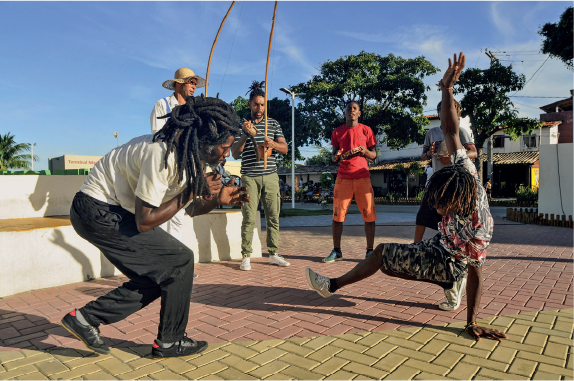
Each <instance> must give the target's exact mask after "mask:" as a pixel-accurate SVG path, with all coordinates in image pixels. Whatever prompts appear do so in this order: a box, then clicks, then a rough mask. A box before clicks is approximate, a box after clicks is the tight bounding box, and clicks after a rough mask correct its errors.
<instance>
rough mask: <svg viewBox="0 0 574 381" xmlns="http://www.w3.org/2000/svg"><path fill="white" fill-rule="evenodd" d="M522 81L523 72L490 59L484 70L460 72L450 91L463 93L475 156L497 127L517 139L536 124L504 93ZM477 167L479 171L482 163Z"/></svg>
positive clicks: (519, 88)
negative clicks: (522, 114) (519, 114)
mask: <svg viewBox="0 0 574 381" xmlns="http://www.w3.org/2000/svg"><path fill="white" fill-rule="evenodd" d="M524 83H525V77H524V75H523V74H520V75H519V74H516V73H515V72H514V71H512V69H511V68H510V67H507V66H503V65H502V64H501V63H500V62H498V61H493V62H491V63H490V67H489V68H488V69H486V70H481V69H476V68H469V69H466V70H465V71H463V72H462V74H461V76H460V78H459V80H458V82H457V83H456V85H455V87H454V90H453V92H454V94H460V93H463V94H464V96H463V98H462V100H461V101H460V104H461V107H462V110H461V111H462V116H463V117H465V116H468V117H469V118H470V122H471V128H472V132H473V133H474V139H475V143H476V149H477V151H478V155H479V157H480V154H481V153H482V147H483V146H484V142H485V141H486V140H487V139H488V138H489V137H490V136H492V135H493V134H494V133H495V132H497V131H499V130H500V128H503V129H504V132H505V133H506V134H508V135H509V136H511V137H512V138H513V139H517V138H519V137H520V136H522V135H523V134H529V133H531V132H532V131H533V130H534V129H535V128H538V127H539V126H540V123H541V122H540V121H539V120H538V119H533V118H520V117H518V110H517V109H516V108H514V104H513V103H512V101H511V100H510V98H509V96H508V93H510V92H516V91H520V90H522V88H523V87H524ZM477 168H478V169H479V171H480V172H482V166H477Z"/></svg>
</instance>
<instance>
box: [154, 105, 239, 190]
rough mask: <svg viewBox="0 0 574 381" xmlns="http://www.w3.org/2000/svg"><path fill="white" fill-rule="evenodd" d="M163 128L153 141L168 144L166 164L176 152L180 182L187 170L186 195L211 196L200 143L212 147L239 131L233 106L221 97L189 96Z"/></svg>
mask: <svg viewBox="0 0 574 381" xmlns="http://www.w3.org/2000/svg"><path fill="white" fill-rule="evenodd" d="M168 117H169V119H168V120H167V122H166V124H165V125H164V126H163V128H162V129H161V130H159V131H158V132H156V133H155V135H154V137H153V141H154V142H157V141H162V142H164V143H165V144H166V148H167V150H166V153H165V157H164V166H165V168H167V166H168V158H169V156H170V154H171V153H172V152H173V154H174V158H175V173H176V175H177V179H178V184H179V183H181V182H182V181H183V178H184V172H185V179H186V182H187V187H186V188H185V191H184V192H185V193H184V196H185V198H188V197H189V196H190V195H191V192H192V191H193V195H194V196H203V195H210V194H211V193H210V192H209V189H208V187H207V183H206V181H205V178H204V176H203V175H204V172H203V167H202V165H201V159H200V157H199V146H200V145H204V146H208V147H207V150H208V151H209V150H212V149H213V146H214V145H216V144H223V143H225V142H227V141H228V140H229V137H230V136H235V135H237V134H239V133H240V132H241V130H242V125H241V122H240V120H239V116H238V115H237V114H236V113H235V111H234V110H233V108H232V107H231V105H229V104H227V103H225V102H224V101H222V100H220V99H218V98H210V97H209V98H208V97H205V96H203V94H202V95H201V96H199V97H187V98H186V99H185V104H184V105H179V106H176V107H174V108H173V110H172V112H171V113H170V114H167V115H165V116H163V117H162V118H168Z"/></svg>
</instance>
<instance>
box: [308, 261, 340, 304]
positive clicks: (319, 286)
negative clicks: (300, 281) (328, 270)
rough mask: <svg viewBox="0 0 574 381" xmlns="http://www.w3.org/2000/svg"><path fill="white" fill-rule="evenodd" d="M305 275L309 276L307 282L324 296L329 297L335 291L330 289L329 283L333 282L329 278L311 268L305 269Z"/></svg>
mask: <svg viewBox="0 0 574 381" xmlns="http://www.w3.org/2000/svg"><path fill="white" fill-rule="evenodd" d="M305 276H306V277H307V283H308V284H309V287H311V288H312V289H313V290H315V291H317V292H318V293H319V295H321V296H322V297H323V298H328V297H329V296H331V295H333V293H332V292H330V291H329V284H330V283H331V281H330V280H329V278H327V277H326V276H323V275H319V274H317V273H316V272H315V271H313V270H311V269H310V268H306V269H305Z"/></svg>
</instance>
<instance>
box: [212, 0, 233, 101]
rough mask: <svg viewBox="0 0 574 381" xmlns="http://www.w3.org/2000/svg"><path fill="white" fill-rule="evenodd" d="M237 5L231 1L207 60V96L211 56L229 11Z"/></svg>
mask: <svg viewBox="0 0 574 381" xmlns="http://www.w3.org/2000/svg"><path fill="white" fill-rule="evenodd" d="M233 5H235V1H232V2H231V5H230V6H229V9H228V10H227V13H226V14H225V17H224V18H223V20H222V21H221V25H220V26H219V30H218V31H217V35H216V36H215V40H213V45H212V46H211V52H210V53H209V61H207V74H206V75H205V96H206V97H207V88H208V87H209V68H210V67H211V57H212V56H213V50H214V49H215V44H217V39H218V38H219V33H221V28H223V24H225V20H227V16H229V12H231V9H232V8H233Z"/></svg>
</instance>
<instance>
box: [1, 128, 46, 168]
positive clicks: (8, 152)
mask: <svg viewBox="0 0 574 381" xmlns="http://www.w3.org/2000/svg"><path fill="white" fill-rule="evenodd" d="M25 152H30V146H29V145H28V144H25V143H16V141H15V140H14V135H10V133H9V132H7V133H5V134H4V136H2V135H0V171H6V170H9V169H24V170H30V169H31V162H30V154H24V153H25ZM34 161H38V156H36V155H34Z"/></svg>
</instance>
